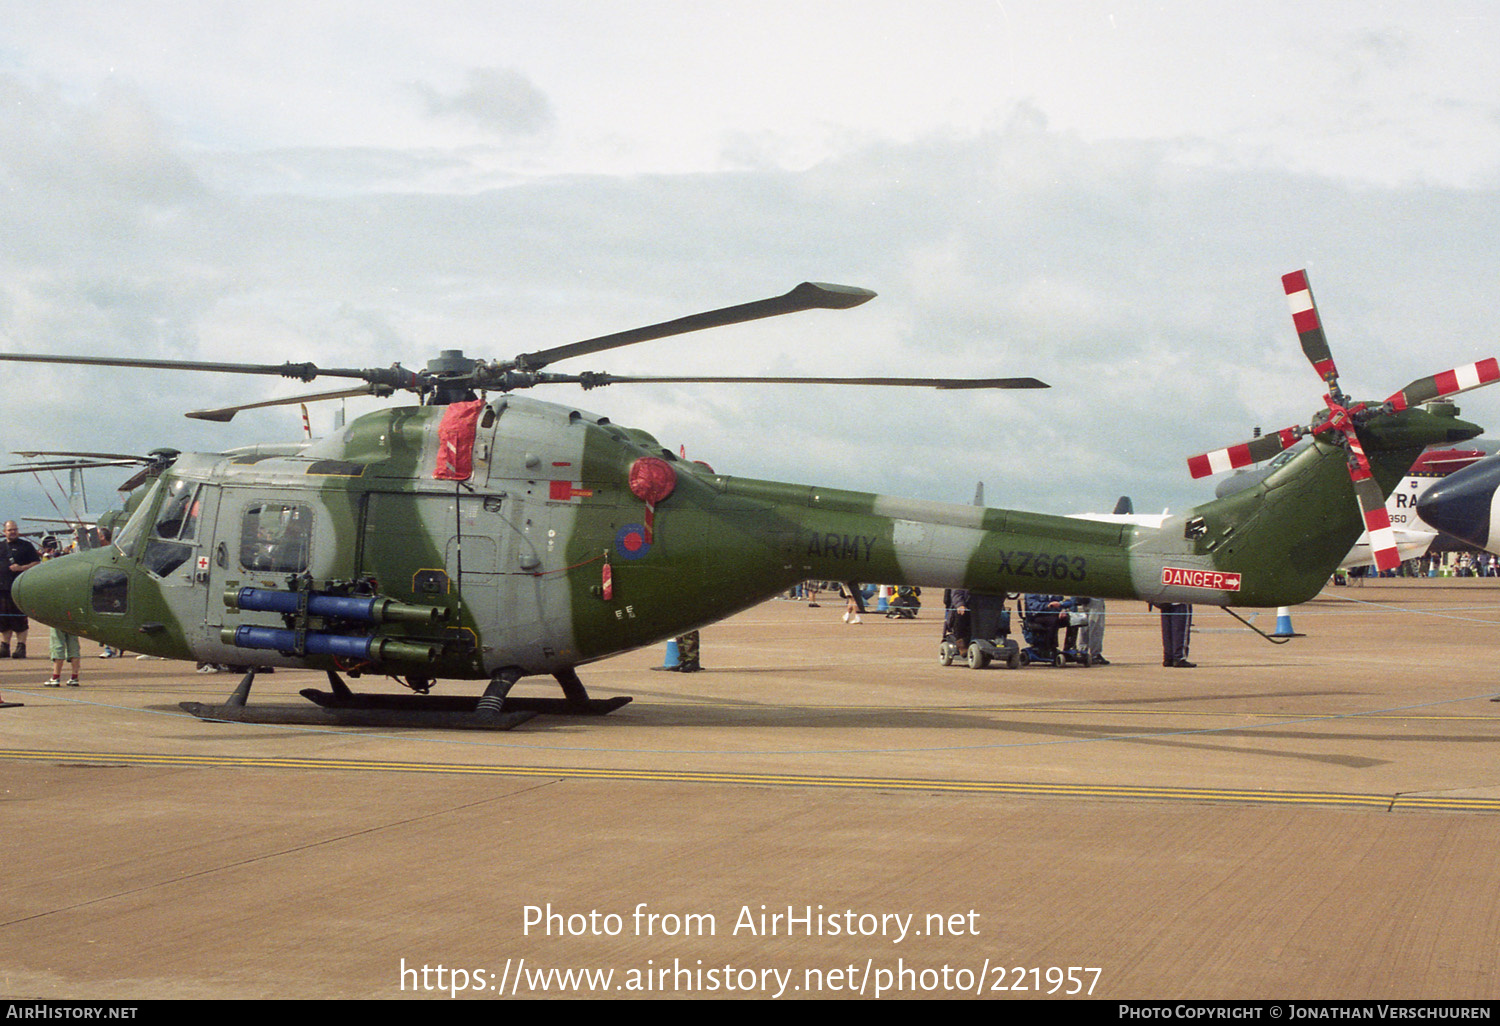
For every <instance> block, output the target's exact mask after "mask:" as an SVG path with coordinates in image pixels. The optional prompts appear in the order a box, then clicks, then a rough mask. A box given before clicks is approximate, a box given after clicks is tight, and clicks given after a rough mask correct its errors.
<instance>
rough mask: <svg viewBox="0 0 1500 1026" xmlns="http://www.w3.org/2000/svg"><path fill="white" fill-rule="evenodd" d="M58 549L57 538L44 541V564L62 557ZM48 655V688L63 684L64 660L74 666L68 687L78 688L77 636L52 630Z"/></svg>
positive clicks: (81, 665)
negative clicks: (49, 666) (50, 659)
mask: <svg viewBox="0 0 1500 1026" xmlns="http://www.w3.org/2000/svg"><path fill="white" fill-rule="evenodd" d="M61 555H62V552H60V551H59V550H58V548H57V539H56V538H43V539H42V562H44V563H45V562H46V561H47V560H49V559H56V558H57V557H58V556H61ZM47 647H48V653H47V654H48V655H50V656H51V657H52V679H51V680H49V681H47V687H49V688H55V687H60V686H61V684H62V668H63V660H67V661H68V662H70V663H71V664H72V666H73V676H72V677H71V678H70V679H69V680H68V687H70V688H76V687H78V671H79V670H81V669H82V668H83V664H82V661H81V660H80V659H79V657H78V638H77V636H76V635H72V634H65V633H63V632H62V631H60V630H58V629H57V628H56V627H53V628H52V629H51V634H50V636H49V638H48V646H47Z"/></svg>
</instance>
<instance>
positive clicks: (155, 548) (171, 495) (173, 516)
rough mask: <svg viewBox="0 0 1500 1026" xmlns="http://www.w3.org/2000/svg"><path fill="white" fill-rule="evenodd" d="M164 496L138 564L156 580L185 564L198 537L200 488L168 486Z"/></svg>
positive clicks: (175, 483)
mask: <svg viewBox="0 0 1500 1026" xmlns="http://www.w3.org/2000/svg"><path fill="white" fill-rule="evenodd" d="M166 488H167V496H166V498H165V499H163V500H162V504H161V512H160V513H158V514H157V517H156V524H155V526H153V527H152V529H151V538H150V540H149V541H147V542H146V554H145V555H144V556H143V557H141V565H142V566H144V567H145V568H146V569H147V570H148V571H150V572H151V573H153V574H155V575H156V576H157V577H165V576H167V575H168V574H170V573H171V572H172V571H174V570H176V569H177V568H178V567H180V566H182V564H183V563H186V562H187V561H188V559H189V558H190V557H191V556H192V554H193V546H192V545H191V544H190V543H191V542H192V541H193V539H194V538H196V537H197V535H198V517H199V515H200V514H201V513H202V503H201V501H200V500H199V492H200V491H201V489H200V488H199V486H198V485H196V484H194V483H193V482H191V481H172V482H170V483H168V484H167V486H166Z"/></svg>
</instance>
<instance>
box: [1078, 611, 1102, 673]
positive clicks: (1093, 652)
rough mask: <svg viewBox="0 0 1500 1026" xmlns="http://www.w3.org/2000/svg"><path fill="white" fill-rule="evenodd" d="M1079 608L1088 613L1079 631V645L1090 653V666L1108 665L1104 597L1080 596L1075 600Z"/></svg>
mask: <svg viewBox="0 0 1500 1026" xmlns="http://www.w3.org/2000/svg"><path fill="white" fill-rule="evenodd" d="M1075 601H1076V602H1077V603H1078V608H1079V609H1080V610H1081V611H1083V612H1084V613H1087V614H1088V618H1087V619H1086V620H1084V622H1083V627H1082V628H1081V629H1080V630H1079V632H1078V647H1079V648H1081V649H1082V650H1083V651H1084V652H1087V653H1088V657H1089V662H1088V665H1090V666H1108V665H1109V660H1108V659H1106V658H1104V600H1103V599H1102V598H1080V599H1076V600H1075Z"/></svg>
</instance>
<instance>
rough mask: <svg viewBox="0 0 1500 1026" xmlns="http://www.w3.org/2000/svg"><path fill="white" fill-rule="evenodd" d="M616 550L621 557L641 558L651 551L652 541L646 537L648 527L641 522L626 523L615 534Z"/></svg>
mask: <svg viewBox="0 0 1500 1026" xmlns="http://www.w3.org/2000/svg"><path fill="white" fill-rule="evenodd" d="M615 551H616V552H618V553H619V554H620V558H621V559H640V558H641V557H642V556H644V555H645V554H646V553H648V552H650V551H651V542H650V541H649V540H648V539H647V537H646V528H645V527H644V526H642V525H641V524H626V525H625V526H624V527H622V528H620V531H619V533H618V534H616V535H615Z"/></svg>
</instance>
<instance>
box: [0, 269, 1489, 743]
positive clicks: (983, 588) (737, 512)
mask: <svg viewBox="0 0 1500 1026" xmlns="http://www.w3.org/2000/svg"><path fill="white" fill-rule="evenodd" d="M1288 291H1290V290H1288ZM872 296H873V293H870V292H867V291H865V290H863V289H853V288H848V287H844V286H831V285H814V284H803V285H800V286H798V287H797V288H796V289H793V290H792V291H791V292H789V293H787V294H786V295H784V296H779V297H775V298H773V299H768V300H762V301H759V302H756V303H749V304H744V305H742V306H738V307H729V308H725V309H723V310H716V311H711V312H709V313H706V314H699V315H695V316H693V317H688V318H682V319H680V320H678V321H671V322H667V323H665V324H661V325H655V326H652V327H649V328H641V329H636V330H635V331H629V332H621V333H619V334H616V335H609V336H604V337H602V338H598V339H590V340H586V341H584V342H577V343H572V344H570V345H564V346H560V347H556V348H554V349H547V350H541V351H539V352H534V353H527V354H522V355H521V356H518V357H516V358H514V359H512V360H504V361H498V360H497V361H482V360H472V359H468V358H465V357H463V355H462V354H461V353H445V354H444V355H443V356H442V357H440V358H439V359H438V360H435V361H433V362H432V363H431V364H429V365H428V368H427V369H426V370H424V371H410V370H406V369H404V368H401V367H400V366H399V365H397V366H394V367H390V368H375V369H369V370H356V369H347V368H346V369H335V370H326V371H325V370H319V369H318V368H317V367H316V366H314V365H313V364H311V363H307V364H285V365H280V366H275V365H263V364H199V363H192V362H188V361H138V360H133V359H129V358H121V357H60V356H52V357H45V356H37V355H34V354H0V359H6V360H18V361H31V362H61V363H75V362H76V363H86V364H102V365H105V366H138V367H146V368H155V369H164V370H196V371H218V372H231V373H245V374H282V375H286V376H292V377H298V378H300V379H302V380H304V381H311V380H313V379H314V378H316V377H318V376H322V375H327V376H337V377H346V378H348V377H352V378H358V379H360V380H362V381H364V382H365V386H364V387H363V388H362V389H360V391H365V392H373V393H379V394H390V393H391V392H393V391H397V390H409V391H413V392H415V393H417V395H418V396H419V398H420V399H421V403H420V405H403V406H393V407H389V408H386V409H383V410H380V411H377V412H375V413H370V414H366V415H365V416H363V417H360V418H359V419H357V420H355V421H354V422H352V423H350V424H349V425H348V426H347V427H345V428H343V429H342V430H339V431H336V432H335V433H334V434H332V435H330V436H328V437H327V438H324V439H321V440H319V441H316V442H312V443H300V444H290V445H269V446H260V447H255V448H252V449H246V450H237V451H230V452H221V453H195V454H181V455H177V456H176V457H175V458H174V459H173V460H171V461H170V463H169V464H166V465H163V466H161V467H160V469H159V470H157V472H156V476H155V478H154V480H153V481H152V482H151V484H150V486H149V489H148V490H146V491H145V492H144V494H143V497H142V498H141V500H140V502H139V504H138V505H137V506H136V508H135V511H134V513H133V515H132V516H131V517H130V519H129V521H128V523H126V524H125V526H124V527H123V529H121V530H119V531H117V532H116V534H115V544H114V545H113V546H112V547H111V548H109V549H107V550H97V551H94V552H86V553H78V554H76V555H72V556H67V557H64V558H62V559H58V560H53V561H52V562H49V563H44V564H42V565H41V566H38V567H35V568H34V569H31V570H28V571H27V572H26V573H24V574H22V575H21V577H20V578H19V579H18V580H17V581H16V583H15V586H14V589H13V593H12V594H13V597H14V598H15V600H16V602H17V603H18V604H19V605H20V606H21V607H22V608H23V609H25V610H26V611H27V613H29V614H30V615H31V616H32V617H34V618H35V619H37V620H39V621H41V622H43V623H46V624H49V625H53V626H57V627H59V628H62V629H64V630H66V631H68V632H70V633H73V634H79V635H82V636H84V637H88V638H92V639H94V640H96V641H99V642H102V643H105V644H109V645H112V646H115V647H119V648H127V649H130V650H133V651H137V652H143V653H147V654H153V655H161V656H166V657H170V658H176V659H189V660H196V661H201V662H210V663H220V664H226V663H227V664H244V665H252V666H263V665H272V666H287V667H304V668H311V669H318V670H323V671H326V673H327V675H328V680H329V684H330V686H331V689H332V690H331V692H318V691H310V692H304V694H306V695H307V696H308V697H309V698H311V699H312V700H313V701H314V702H315V703H316V704H317V708H316V709H311V708H307V707H276V706H247V705H246V702H245V699H246V696H247V695H248V693H249V690H250V687H251V683H252V681H253V679H254V673H253V672H251V673H247V674H246V676H245V679H244V680H243V681H242V682H241V684H240V687H239V689H238V690H237V691H236V693H235V696H233V697H232V698H231V699H230V701H229V702H227V703H224V704H222V705H217V706H207V705H199V704H197V703H191V704H190V711H193V712H194V713H195V714H197V715H202V716H205V717H210V718H215V719H253V720H271V721H277V722H317V723H339V724H370V723H379V724H398V725H414V726H454V727H470V728H484V729H496V728H508V727H511V726H514V725H515V724H516V723H518V722H521V721H522V720H524V719H527V718H529V717H530V716H532V715H535V713H536V712H538V711H543V712H554V713H572V714H591V713H592V714H598V713H605V712H609V711H610V710H612V709H615V708H618V707H619V706H620V705H622V704H624V702H626V701H629V699H628V698H616V699H610V700H592V699H590V698H589V696H588V693H587V691H586V690H585V689H584V686H583V683H582V682H581V680H580V679H579V677H578V674H577V668H578V667H580V666H582V665H584V664H587V663H590V662H594V661H596V660H599V659H603V658H605V657H607V656H610V655H614V654H616V653H618V652H623V651H627V650H629V649H634V648H638V647H640V646H644V645H649V644H653V643H656V642H659V641H661V640H663V639H665V638H669V637H672V636H674V635H679V634H682V633H684V632H686V631H689V630H692V629H694V628H697V627H701V626H704V625H705V624H708V623H712V622H714V621H715V620H719V619H722V618H723V617H726V616H728V615H730V614H732V613H735V612H737V611H739V610H741V609H745V608H748V607H750V606H752V605H755V604H756V603H758V602H761V601H763V600H765V599H767V598H769V597H772V596H774V595H776V594H778V593H779V592H781V591H784V590H786V589H787V588H789V587H790V586H792V585H793V584H795V583H796V582H798V581H802V580H807V579H824V580H866V581H882V582H887V583H892V584H912V585H920V586H930V587H938V588H942V587H961V588H968V589H970V590H971V591H978V592H985V593H990V594H996V593H1004V592H1009V591H1035V590H1039V589H1045V590H1046V591H1047V592H1050V593H1063V594H1071V595H1087V596H1093V597H1097V598H1141V599H1146V600H1149V601H1153V602H1197V603H1208V604H1216V605H1239V606H1270V607H1277V606H1290V605H1295V604H1297V603H1300V602H1303V601H1306V600H1307V599H1309V598H1311V597H1312V596H1314V595H1316V594H1317V593H1318V592H1319V591H1320V590H1321V589H1322V588H1323V586H1324V584H1325V583H1326V581H1327V579H1328V576H1329V574H1330V573H1331V572H1332V570H1333V569H1334V567H1335V566H1337V565H1338V563H1339V561H1340V560H1341V559H1342V558H1343V557H1344V555H1345V554H1346V553H1347V552H1348V551H1349V548H1350V546H1351V545H1352V544H1353V543H1354V541H1355V539H1356V538H1357V537H1358V536H1359V534H1360V531H1361V530H1362V529H1363V525H1364V520H1367V519H1368V518H1369V517H1370V516H1371V514H1372V513H1373V512H1376V511H1378V512H1380V513H1382V514H1383V513H1384V509H1385V507H1384V499H1385V495H1386V494H1388V493H1389V492H1390V490H1391V489H1393V488H1394V487H1395V486H1396V484H1397V483H1398V482H1399V481H1400V479H1401V477H1402V476H1403V475H1404V474H1405V473H1406V472H1407V470H1408V468H1410V467H1411V465H1412V464H1413V463H1414V462H1415V461H1416V459H1417V457H1418V456H1419V455H1420V453H1421V451H1422V450H1423V449H1424V448H1427V447H1428V446H1431V445H1434V444H1453V443H1456V442H1459V441H1463V440H1466V439H1469V438H1473V437H1475V436H1477V435H1478V434H1480V432H1481V429H1480V428H1479V427H1477V426H1476V425H1473V424H1469V423H1466V422H1464V421H1461V420H1459V419H1458V418H1457V416H1456V412H1455V411H1454V409H1453V408H1452V406H1451V405H1448V406H1441V405H1435V406H1434V407H1433V408H1431V409H1426V408H1421V406H1420V405H1419V404H1421V403H1426V402H1429V401H1430V400H1433V399H1440V398H1443V397H1445V396H1447V395H1451V394H1455V393H1457V392H1460V391H1463V390H1465V389H1466V388H1470V387H1474V386H1475V385H1477V384H1483V383H1486V382H1487V381H1490V380H1494V379H1495V378H1496V377H1500V372H1497V373H1490V371H1493V370H1494V368H1495V361H1494V360H1489V361H1486V362H1485V363H1483V364H1478V365H1474V367H1473V368H1467V369H1465V370H1463V371H1461V372H1458V376H1457V378H1456V379H1455V376H1454V372H1448V373H1447V374H1446V375H1437V376H1434V377H1432V378H1423V379H1420V380H1418V381H1415V382H1413V383H1412V384H1411V385H1408V386H1407V387H1406V388H1405V389H1403V390H1402V391H1401V392H1398V393H1396V395H1394V396H1392V397H1391V399H1389V400H1387V401H1386V402H1384V403H1353V402H1351V401H1350V400H1348V399H1347V398H1346V397H1344V395H1343V393H1342V392H1340V391H1339V389H1338V385H1337V381H1336V379H1335V377H1334V375H1333V373H1332V370H1331V368H1332V360H1331V358H1330V357H1329V356H1328V354H1327V346H1326V343H1324V342H1322V341H1321V332H1318V340H1319V341H1318V343H1317V345H1316V346H1314V345H1313V343H1312V342H1310V341H1309V334H1308V332H1306V331H1304V332H1303V334H1302V338H1303V348H1304V350H1305V351H1307V353H1308V355H1309V357H1310V358H1311V359H1312V361H1313V363H1314V366H1315V367H1316V368H1318V370H1319V373H1320V374H1323V376H1324V379H1325V380H1326V381H1327V382H1328V385H1329V390H1328V394H1327V395H1326V396H1325V397H1324V401H1325V404H1326V406H1327V409H1326V410H1325V411H1321V412H1320V414H1319V416H1318V418H1316V419H1315V420H1314V426H1313V427H1312V428H1311V429H1310V432H1304V434H1305V433H1311V435H1312V444H1311V445H1309V446H1308V447H1307V448H1306V449H1305V450H1303V451H1302V452H1301V453H1299V454H1298V455H1297V456H1295V457H1294V458H1292V459H1291V460H1290V461H1289V462H1288V463H1287V464H1286V465H1285V466H1283V467H1280V468H1279V469H1277V470H1276V471H1275V472H1273V473H1272V474H1270V475H1269V476H1267V477H1266V478H1265V479H1264V480H1263V481H1260V482H1259V483H1257V484H1256V485H1254V486H1253V487H1251V488H1249V489H1246V490H1244V491H1242V492H1239V493H1236V494H1234V495H1231V496H1228V497H1226V498H1222V499H1215V500H1213V501H1211V502H1208V503H1205V504H1203V505H1201V506H1198V507H1195V508H1193V509H1191V510H1188V511H1187V512H1186V513H1184V514H1181V515H1178V516H1169V517H1166V518H1165V519H1164V520H1162V521H1161V524H1160V526H1159V527H1147V526H1139V525H1134V524H1123V523H1099V522H1092V521H1087V520H1078V519H1072V518H1069V517H1063V516H1053V515H1046V514H1039V513H1026V512H1020V511H1016V510H1004V509H990V508H981V507H975V506H967V505H950V504H945V503H937V502H927V501H922V500H912V499H899V498H892V497H888V496H883V495H875V494H871V493H866V492H853V491H843V490H839V489H831V488H821V487H817V486H810V485H805V484H785V483H781V482H775V481H762V480H755V479H750V478H743V477H731V476H728V475H724V474H718V473H715V472H714V471H712V470H710V469H709V468H708V467H707V466H705V465H703V464H700V463H695V462H689V461H687V460H683V459H679V458H678V456H677V455H676V454H675V453H673V452H672V451H671V450H670V449H667V448H665V447H663V446H662V445H661V444H660V443H659V442H657V440H656V439H655V438H653V437H652V436H651V435H650V434H648V433H647V432H645V431H642V430H640V429H636V428H628V427H623V426H621V425H617V424H615V423H613V422H611V421H610V420H609V419H608V418H607V417H601V416H598V415H596V414H592V413H587V412H585V411H583V410H580V409H578V408H576V407H574V406H572V405H560V404H555V403H546V402H541V401H538V400H534V399H530V398H527V397H523V396H518V395H515V394H513V393H514V392H515V391H516V390H519V389H522V388H527V387H531V386H533V385H540V384H551V383H562V382H571V383H575V384H581V385H583V386H584V387H595V386H599V385H605V384H612V383H616V382H632V381H634V382H641V381H663V380H669V381H693V382H702V383H723V382H741V381H746V380H766V379H745V378H739V377H734V378H701V377H695V378H640V377H635V378H621V377H615V376H613V375H609V374H602V373H587V374H578V375H568V374H552V373H546V372H544V371H543V370H542V368H544V367H546V366H548V365H549V364H551V363H553V362H554V361H558V360H562V359H565V358H570V357H574V356H580V355H585V354H591V353H596V352H601V351H604V350H606V349H612V348H616V347H620V346H624V345H630V344H633V343H637V342H642V341H646V340H648V339H654V338H662V337H665V336H668V335H674V334H680V333H682V332H686V331H692V330H697V329H698V328H703V327H712V326H716V325H720V324H730V323H738V322H741V321H748V320H755V319H758V318H761V317H768V316H772V315H775V314H781V313H789V312H792V311H794V310H806V309H810V308H814V307H823V308H836V309H844V308H849V307H853V306H857V305H859V304H861V303H863V302H865V301H866V300H868V299H870V298H872ZM1309 306H1310V297H1309ZM1299 327H1300V324H1299ZM1476 368H1477V369H1476ZM1476 375H1477V376H1478V377H1480V378H1482V380H1476V381H1471V379H1473V378H1474V377H1476ZM771 380H779V381H782V382H786V381H788V380H792V381H799V382H814V383H844V384H886V385H908V386H910V385H927V386H930V387H937V388H973V387H989V388H1002V387H1039V386H1041V383H1040V382H1036V381H1035V380H1034V379H986V380H982V381H969V380H963V379H905V378H902V379H892V378H876V379H872V378H863V379H828V378H799V379H771ZM476 393H477V394H476ZM287 401H288V402H297V401H299V400H298V399H296V398H292V399H290V400H287ZM1291 440H1294V439H1290V438H1289V441H1288V443H1287V444H1290V441H1291ZM1238 448H1239V447H1237V448H1236V450H1225V455H1223V456H1222V458H1221V457H1220V456H1219V455H1218V454H1211V455H1209V456H1206V457H1202V458H1201V459H1202V460H1203V461H1204V462H1206V463H1207V464H1209V465H1213V464H1214V463H1215V462H1216V461H1218V462H1222V463H1223V464H1224V466H1225V468H1226V469H1227V468H1228V467H1229V466H1231V465H1237V464H1235V463H1233V462H1232V459H1233V457H1231V456H1230V455H1229V454H1231V453H1235V452H1237V451H1238ZM1281 448H1282V447H1281V446H1278V447H1277V448H1276V449H1275V451H1272V452H1264V453H1262V454H1261V455H1258V456H1256V457H1255V458H1256V459H1264V458H1267V457H1269V456H1271V455H1274V454H1275V452H1279V451H1280V449H1281ZM1259 451H1260V450H1259V449H1256V450H1255V452H1259ZM1194 462H1196V461H1194ZM1361 507H1363V509H1364V519H1362V517H1361V513H1360V510H1361ZM1372 529H1373V527H1372ZM1383 530H1385V531H1386V532H1387V533H1388V532H1389V524H1388V523H1387V524H1385V525H1384V527H1383ZM1392 550H1393V551H1394V549H1393V546H1392ZM343 675H347V676H361V675H373V676H389V677H393V678H395V679H397V680H398V681H400V682H401V683H403V684H405V685H406V686H407V687H409V688H410V689H412V690H413V691H416V692H418V694H416V695H388V694H356V693H354V692H352V691H351V690H350V689H349V688H348V686H347V685H346V684H345V683H344V681H343ZM536 675H550V676H551V677H552V678H553V679H555V680H556V681H557V683H558V684H559V685H560V686H561V687H562V690H563V695H564V697H563V698H562V699H538V698H530V697H523V696H513V695H511V693H510V692H511V690H512V688H513V686H514V685H515V684H516V683H517V682H518V681H519V680H521V679H523V678H525V677H528V676H536ZM444 679H447V680H480V681H485V682H487V684H486V686H485V691H484V695H483V696H482V697H480V698H478V699H475V698H473V697H468V698H434V697H429V696H427V694H426V693H427V692H428V691H429V689H430V688H431V687H432V686H433V685H434V684H435V683H436V682H437V681H439V680H444ZM302 714H306V715H302Z"/></svg>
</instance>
